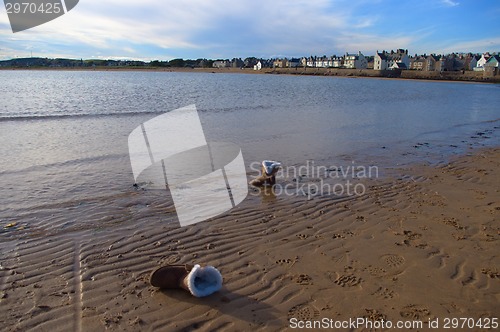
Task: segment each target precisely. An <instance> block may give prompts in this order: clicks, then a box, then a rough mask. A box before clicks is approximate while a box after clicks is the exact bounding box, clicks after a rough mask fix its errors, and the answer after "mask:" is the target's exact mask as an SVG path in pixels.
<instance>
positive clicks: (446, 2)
mask: <svg viewBox="0 0 500 332" xmlns="http://www.w3.org/2000/svg"><path fill="white" fill-rule="evenodd" d="M441 3H442V4H443V5H445V6H448V7H455V6H458V5H459V4H460V3H459V2H457V1H453V0H441Z"/></svg>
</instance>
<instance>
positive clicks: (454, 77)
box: [0, 67, 500, 84]
mask: <svg viewBox="0 0 500 332" xmlns="http://www.w3.org/2000/svg"><path fill="white" fill-rule="evenodd" d="M0 70H5V71H29V70H34V71H113V72H119V71H124V72H137V71H139V72H176V73H211V74H218V73H231V74H234V73H238V74H272V75H298V76H327V77H347V78H379V79H395V80H397V79H401V80H419V81H437V82H465V83H493V84H498V83H500V75H496V76H486V75H485V74H484V73H483V72H473V71H466V72H432V71H430V72H425V71H416V70H403V71H401V70H399V71H397V70H384V71H376V70H373V69H340V68H309V67H308V68H303V67H297V68H263V69H262V70H253V69H252V68H161V67H92V68H90V67H89V68H86V67H74V68H71V67H62V68H48V67H38V68H0Z"/></svg>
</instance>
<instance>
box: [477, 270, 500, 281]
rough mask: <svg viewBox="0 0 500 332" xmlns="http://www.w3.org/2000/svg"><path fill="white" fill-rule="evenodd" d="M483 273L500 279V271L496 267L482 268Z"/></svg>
mask: <svg viewBox="0 0 500 332" xmlns="http://www.w3.org/2000/svg"><path fill="white" fill-rule="evenodd" d="M481 273H482V274H486V275H487V276H488V277H490V278H491V279H500V273H499V272H498V270H496V269H495V270H493V269H490V268H484V269H481Z"/></svg>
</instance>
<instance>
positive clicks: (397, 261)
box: [380, 254, 406, 268]
mask: <svg viewBox="0 0 500 332" xmlns="http://www.w3.org/2000/svg"><path fill="white" fill-rule="evenodd" d="M380 258H381V259H382V261H384V262H385V263H386V264H387V265H388V266H389V267H392V268H397V267H400V266H402V265H403V264H404V263H405V261H406V260H405V258H404V257H403V256H401V255H394V254H388V255H383V256H381V257H380Z"/></svg>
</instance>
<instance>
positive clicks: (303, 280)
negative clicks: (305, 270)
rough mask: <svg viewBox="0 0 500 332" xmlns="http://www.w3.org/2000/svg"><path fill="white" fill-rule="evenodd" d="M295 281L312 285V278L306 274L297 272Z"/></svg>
mask: <svg viewBox="0 0 500 332" xmlns="http://www.w3.org/2000/svg"><path fill="white" fill-rule="evenodd" d="M295 282H296V283H298V284H299V285H312V278H311V277H310V276H308V275H307V274H299V275H298V276H297V278H295Z"/></svg>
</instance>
